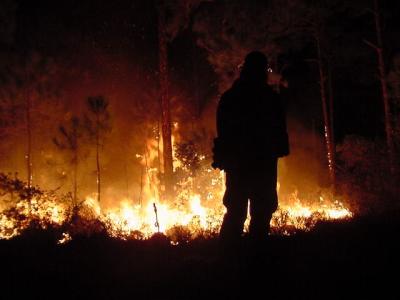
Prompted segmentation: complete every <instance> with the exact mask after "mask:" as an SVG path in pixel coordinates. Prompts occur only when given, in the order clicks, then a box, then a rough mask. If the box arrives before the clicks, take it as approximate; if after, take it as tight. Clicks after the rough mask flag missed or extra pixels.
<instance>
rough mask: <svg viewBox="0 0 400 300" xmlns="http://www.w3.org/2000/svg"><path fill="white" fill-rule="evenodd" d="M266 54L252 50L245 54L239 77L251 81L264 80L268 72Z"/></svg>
mask: <svg viewBox="0 0 400 300" xmlns="http://www.w3.org/2000/svg"><path fill="white" fill-rule="evenodd" d="M267 70H268V59H267V56H266V55H265V54H264V53H262V52H260V51H252V52H250V53H249V54H247V55H246V58H245V60H244V64H243V67H242V70H241V72H240V77H241V78H242V79H245V80H251V81H264V82H265V81H266V79H267V73H268V71H267Z"/></svg>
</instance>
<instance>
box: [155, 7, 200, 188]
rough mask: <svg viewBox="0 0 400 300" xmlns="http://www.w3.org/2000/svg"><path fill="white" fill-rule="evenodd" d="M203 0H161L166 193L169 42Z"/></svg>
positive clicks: (169, 180) (168, 180) (169, 176)
mask: <svg viewBox="0 0 400 300" xmlns="http://www.w3.org/2000/svg"><path fill="white" fill-rule="evenodd" d="M202 1H203V0H174V1H165V0H159V1H158V2H157V4H158V6H157V8H158V43H159V45H158V47H159V72H160V73H159V74H160V75H159V76H160V78H159V79H160V96H161V128H162V141H163V167H164V184H165V193H166V195H171V194H172V192H173V164H172V138H171V134H172V130H171V108H170V96H169V84H168V43H170V42H172V41H173V40H174V39H175V37H176V36H177V35H178V33H179V32H180V31H182V30H183V29H185V28H186V27H187V25H188V24H189V19H190V15H191V12H192V11H193V10H194V9H195V8H196V7H197V6H198V5H199V4H200V2H202Z"/></svg>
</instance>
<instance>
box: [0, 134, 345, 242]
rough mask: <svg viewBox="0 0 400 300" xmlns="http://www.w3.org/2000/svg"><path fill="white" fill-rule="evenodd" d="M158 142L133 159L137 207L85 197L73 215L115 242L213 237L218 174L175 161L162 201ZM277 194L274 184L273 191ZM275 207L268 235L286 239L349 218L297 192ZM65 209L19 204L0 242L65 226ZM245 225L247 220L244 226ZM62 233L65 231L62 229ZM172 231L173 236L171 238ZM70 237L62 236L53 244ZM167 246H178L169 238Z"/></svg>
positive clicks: (38, 201) (331, 203) (41, 202)
mask: <svg viewBox="0 0 400 300" xmlns="http://www.w3.org/2000/svg"><path fill="white" fill-rule="evenodd" d="M157 147H158V143H157V141H155V140H150V141H149V142H148V144H147V149H146V151H145V153H144V154H137V155H136V157H137V159H138V160H140V162H141V165H142V166H143V168H144V171H145V176H144V180H143V183H142V187H141V192H140V193H141V196H140V201H139V203H137V202H134V201H133V200H132V199H127V198H125V199H121V201H120V202H119V204H118V205H117V206H114V207H102V206H101V205H100V204H99V203H98V202H97V200H96V195H90V196H88V197H86V199H85V200H84V201H83V202H82V203H81V205H80V207H79V212H78V215H79V216H80V218H82V219H87V220H97V221H99V222H100V223H101V224H103V226H104V228H105V230H106V232H107V233H108V234H109V235H110V236H112V237H116V238H121V239H130V238H138V237H139V238H148V237H150V236H151V235H153V234H154V233H156V232H161V233H164V234H166V235H167V236H169V235H172V234H176V233H177V232H180V234H183V233H184V234H186V235H187V236H188V238H195V237H196V236H198V235H203V236H204V235H208V236H213V235H215V234H217V233H218V231H219V228H220V226H221V222H222V219H223V215H224V213H225V208H224V207H223V205H222V201H221V199H222V196H223V193H224V190H225V187H224V173H223V172H221V171H216V170H213V169H211V168H209V167H207V166H208V165H209V164H208V163H206V162H205V156H202V155H197V154H196V155H197V156H196V157H197V158H198V161H199V162H200V164H203V165H202V167H201V170H202V171H201V172H200V171H199V172H198V173H197V174H192V173H190V172H189V169H188V168H187V166H185V164H184V163H183V162H181V161H179V160H178V159H177V158H176V157H175V162H174V169H175V171H177V170H178V168H180V170H181V171H182V172H186V173H185V174H188V176H185V177H183V178H181V179H180V180H179V182H178V183H177V188H176V196H175V197H174V199H163V198H162V197H161V195H162V189H161V183H160V181H159V177H158V176H157V174H158V173H159V169H158V167H157V165H156V164H155V163H154V162H155V161H156V160H157V158H158V156H157V154H158V153H159V149H158V148H157ZM277 190H278V193H280V192H279V184H278V186H277ZM279 199H280V206H279V208H278V210H277V211H276V213H275V214H274V215H273V218H272V221H271V228H272V232H275V233H278V234H291V233H292V232H294V231H296V230H303V231H308V230H311V229H312V228H313V226H314V225H315V224H316V223H317V222H318V221H320V220H334V219H345V218H351V217H352V216H353V214H352V212H351V211H350V210H349V209H348V208H346V207H345V205H344V204H343V203H342V202H340V201H338V200H336V199H333V197H332V199H331V198H326V197H322V196H321V197H319V199H317V200H315V199H311V200H309V199H308V200H307V201H306V200H305V199H300V198H299V197H298V195H297V192H294V193H293V194H292V195H289V196H288V195H286V197H285V195H281V194H280V195H279ZM71 211H72V210H71V205H68V204H67V203H65V202H62V201H60V199H59V198H58V196H57V195H55V194H51V195H50V196H35V197H33V198H32V199H30V200H26V199H24V200H20V201H19V202H17V204H16V205H15V207H13V208H12V209H11V210H7V209H4V208H3V212H0V238H2V239H10V238H13V237H15V236H17V235H18V234H20V233H21V232H22V231H23V230H24V229H26V228H28V227H29V226H30V223H31V222H32V221H34V222H36V223H37V224H38V225H39V226H40V227H42V228H46V227H47V226H59V227H61V226H63V225H65V224H66V223H68V222H71V220H72V219H71V215H72V212H71ZM246 224H248V220H247V222H246ZM65 228H68V226H65ZM174 232H175V233H174ZM72 238H73V235H72V234H71V232H68V231H64V232H63V233H62V235H61V237H60V238H59V240H58V244H64V243H67V242H68V241H70V240H71V239H72ZM171 240H172V243H173V244H177V243H178V241H177V240H174V239H171Z"/></svg>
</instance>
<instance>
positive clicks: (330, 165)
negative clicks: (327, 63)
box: [315, 34, 335, 185]
mask: <svg viewBox="0 0 400 300" xmlns="http://www.w3.org/2000/svg"><path fill="white" fill-rule="evenodd" d="M315 39H316V43H317V55H318V58H317V61H318V69H319V78H320V93H321V101H322V113H323V117H324V137H325V144H326V151H327V160H328V168H329V176H330V179H331V184H332V185H334V184H335V169H334V167H335V166H334V161H333V146H332V136H331V135H332V134H331V133H332V129H331V123H330V121H329V112H328V100H327V97H326V86H325V80H326V74H325V72H324V67H323V61H322V53H321V41H320V37H319V35H318V34H317V36H316V37H315Z"/></svg>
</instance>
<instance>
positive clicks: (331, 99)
mask: <svg viewBox="0 0 400 300" xmlns="http://www.w3.org/2000/svg"><path fill="white" fill-rule="evenodd" d="M328 93H329V98H328V99H329V121H330V122H329V123H330V133H331V145H332V166H333V170H334V171H335V170H336V143H335V126H334V125H335V124H334V116H333V113H334V108H333V101H334V100H333V84H332V66H331V64H330V63H329V65H328Z"/></svg>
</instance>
